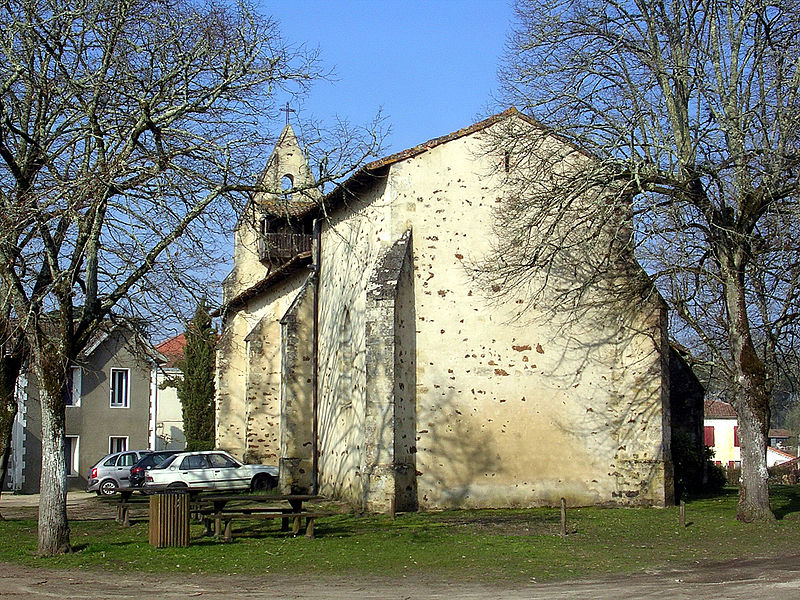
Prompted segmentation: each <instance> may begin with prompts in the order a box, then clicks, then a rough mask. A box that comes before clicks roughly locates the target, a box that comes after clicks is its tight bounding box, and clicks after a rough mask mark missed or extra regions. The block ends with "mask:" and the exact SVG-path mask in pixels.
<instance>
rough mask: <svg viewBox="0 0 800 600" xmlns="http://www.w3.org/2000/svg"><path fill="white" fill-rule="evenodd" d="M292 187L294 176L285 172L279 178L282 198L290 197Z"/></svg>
mask: <svg viewBox="0 0 800 600" xmlns="http://www.w3.org/2000/svg"><path fill="white" fill-rule="evenodd" d="M292 187H294V178H293V177H292V176H291V175H289V174H288V173H287V174H286V175H284V176H283V177H282V178H281V191H282V192H283V199H284V200H287V201H288V200H291V199H292Z"/></svg>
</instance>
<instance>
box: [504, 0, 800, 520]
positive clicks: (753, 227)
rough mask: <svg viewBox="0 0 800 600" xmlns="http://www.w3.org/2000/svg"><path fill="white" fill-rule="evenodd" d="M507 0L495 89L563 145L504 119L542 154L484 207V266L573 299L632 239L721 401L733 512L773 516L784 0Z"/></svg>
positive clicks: (794, 7)
mask: <svg viewBox="0 0 800 600" xmlns="http://www.w3.org/2000/svg"><path fill="white" fill-rule="evenodd" d="M516 14H517V22H516V27H515V30H514V33H513V34H512V35H511V36H510V37H509V42H508V52H507V56H506V59H505V61H504V66H503V67H502V69H501V71H500V76H501V81H502V85H503V90H504V96H505V97H504V100H506V101H511V102H513V103H516V104H517V105H518V106H520V107H521V108H522V109H523V110H524V111H526V112H530V113H532V114H534V115H535V116H536V117H537V118H538V119H540V120H541V121H542V122H544V123H546V124H547V125H548V127H550V128H551V129H550V131H551V132H552V133H554V134H556V135H558V136H560V137H561V138H562V139H564V140H566V141H568V142H571V143H572V144H573V146H566V145H563V146H560V148H561V150H559V154H558V155H554V154H553V153H552V152H553V150H552V146H548V145H545V144H542V143H540V142H538V141H537V140H532V139H530V136H528V137H527V138H526V137H522V136H518V135H515V134H514V132H513V131H509V132H508V133H507V135H506V136H505V139H503V140H498V143H502V144H503V145H504V147H505V148H506V149H507V150H508V151H509V152H510V156H512V157H515V158H514V160H528V161H531V162H535V163H537V164H540V165H542V167H541V168H540V170H539V172H538V174H537V177H538V179H537V180H532V179H528V180H525V181H522V180H517V181H516V183H517V188H516V193H515V195H514V197H513V198H510V199H509V200H510V202H511V207H510V209H509V210H508V211H507V212H505V213H504V214H499V220H498V228H499V229H500V230H501V231H500V233H501V235H503V236H505V239H500V241H499V243H498V246H497V253H496V256H495V260H494V261H493V267H492V272H493V275H492V277H493V278H494V279H495V280H497V281H498V282H502V283H504V284H511V283H517V284H520V283H525V282H530V281H532V280H536V281H539V282H542V281H548V286H550V287H551V288H552V287H556V288H557V289H559V290H560V291H561V292H562V293H563V294H571V298H572V299H573V300H575V301H578V300H580V298H581V297H582V292H581V291H582V290H584V289H585V288H583V287H580V286H577V285H576V282H578V281H581V282H583V283H585V282H586V281H603V280H604V274H608V273H611V272H613V271H609V269H608V267H609V265H612V264H614V262H615V261H618V260H619V259H620V257H621V256H622V255H624V253H626V252H627V253H630V252H631V250H635V252H636V256H637V257H638V258H639V261H640V263H641V264H642V265H643V266H644V267H645V269H646V270H647V272H648V273H649V274H650V276H651V278H652V279H653V281H654V282H655V284H656V286H657V288H658V290H659V291H660V292H661V294H662V295H663V297H664V298H665V299H666V301H667V303H668V304H669V306H670V307H671V309H672V317H671V319H672V322H671V327H672V332H673V334H674V335H676V336H678V337H679V339H680V340H681V341H682V342H684V343H685V344H686V345H687V346H689V347H690V348H691V349H692V350H693V352H694V353H695V356H696V357H697V358H698V359H699V360H702V361H704V362H706V363H707V364H706V367H708V368H713V370H714V371H715V372H716V376H717V377H718V378H719V379H720V380H724V381H725V382H726V385H725V389H726V390H728V392H729V393H730V395H731V400H732V402H733V404H734V406H735V408H736V411H737V414H738V418H739V437H740V441H741V452H742V481H741V487H740V495H739V506H738V511H737V518H739V519H740V520H743V521H753V520H761V519H771V518H773V516H772V513H771V511H770V506H769V496H768V488H767V468H766V456H765V454H766V435H767V431H768V427H769V420H770V419H769V398H770V394H771V389H772V385H773V381H774V373H775V369H776V368H777V365H779V364H780V363H781V361H782V360H783V359H782V356H783V355H785V354H786V353H791V352H793V351H794V347H795V346H794V341H795V336H796V334H797V325H798V320H797V317H798V313H800V311H799V310H798V309H800V303H799V301H798V276H800V262H798V259H799V258H800V254H799V253H798V240H800V237H799V236H798V234H800V231H798V207H797V200H798V172H799V167H800V153H798V124H799V123H800V110H798V109H800V106H799V103H798V95H797V94H798V86H800V53H799V50H798V49H800V13H799V12H798V3H797V2H795V1H794V0H775V1H772V2H763V1H761V0H755V1H753V0H744V1H743V2H742V1H739V0H737V1H734V0H721V1H711V0H674V1H673V2H669V3H667V2H655V3H654V2H650V1H648V0H619V1H615V0H612V1H610V2H607V1H602V2H600V1H598V0H552V1H548V0H542V1H538V0H518V2H517V6H516ZM564 148H567V149H568V150H564ZM569 148H572V150H569ZM577 148H581V149H582V150H580V151H579V150H577ZM570 155H573V156H570ZM577 155H580V156H582V157H589V156H590V157H591V158H585V159H581V160H577V159H575V156H577ZM565 160H566V161H569V162H570V164H571V168H570V169H568V170H559V169H557V168H556V167H557V165H560V164H563V163H564V161H565ZM513 175H514V173H513V169H512V177H513ZM598 190H603V194H604V195H598V194H599V192H598ZM592 194H594V196H592ZM587 197H589V198H592V197H594V200H589V201H587ZM598 199H599V200H598ZM598 232H603V235H601V236H598V235H596V234H597V233H598ZM608 234H611V238H612V240H613V241H612V242H611V243H610V244H609V236H608ZM586 247H589V248H590V250H589V251H587V250H583V251H582V252H578V253H576V252H574V251H573V250H574V249H575V248H586ZM576 256H580V257H581V259H583V258H585V257H586V256H590V257H592V260H589V261H588V262H586V261H583V260H582V261H581V262H580V263H578V262H577V261H575V257H576ZM576 269H581V270H583V271H584V272H588V273H589V276H588V278H587V277H572V278H571V277H570V276H569V273H570V272H571V271H572V272H574V271H575V270H576ZM542 274H552V279H550V280H548V277H543V276H542ZM605 279H606V280H608V279H609V278H608V277H605ZM554 281H557V285H555V286H554ZM571 281H572V284H570V282H571ZM606 283H610V282H609V281H606ZM544 287H546V286H540V287H539V288H538V291H539V292H541V291H543V289H544ZM608 289H609V290H611V291H613V285H609V287H608ZM536 291H537V290H536V289H534V296H532V298H533V299H532V300H531V301H532V302H536V295H535V292H536Z"/></svg>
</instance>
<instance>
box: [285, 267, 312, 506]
mask: <svg viewBox="0 0 800 600" xmlns="http://www.w3.org/2000/svg"><path fill="white" fill-rule="evenodd" d="M314 282H315V278H314V277H309V278H308V279H307V280H306V282H305V284H304V285H303V287H302V288H301V289H300V291H299V293H298V294H297V296H296V297H295V299H294V302H292V304H291V306H290V307H289V309H288V310H287V311H286V314H285V315H284V316H283V318H282V319H281V345H282V347H281V352H282V357H281V360H282V364H283V373H282V377H281V408H280V423H281V427H280V430H281V431H280V436H281V439H280V485H281V490H282V491H283V492H284V493H287V494H288V493H306V494H308V493H311V492H312V489H313V464H312V463H313V448H314V446H313V417H314V415H313V410H314V409H313V392H312V389H313V377H314V356H313V354H314V289H315V283H314Z"/></svg>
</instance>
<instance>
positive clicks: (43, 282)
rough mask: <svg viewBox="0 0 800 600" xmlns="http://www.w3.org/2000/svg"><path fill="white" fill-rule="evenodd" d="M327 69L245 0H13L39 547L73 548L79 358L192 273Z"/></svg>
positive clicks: (10, 89)
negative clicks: (74, 371)
mask: <svg viewBox="0 0 800 600" xmlns="http://www.w3.org/2000/svg"><path fill="white" fill-rule="evenodd" d="M321 75H323V73H322V72H321V71H320V69H319V67H318V63H317V60H316V56H315V55H314V53H308V52H306V51H304V50H303V48H302V47H292V46H290V45H288V44H287V43H286V42H285V41H284V40H283V39H282V38H281V37H280V35H279V32H278V29H277V26H276V24H275V23H274V22H272V21H271V20H269V19H267V18H264V17H262V16H260V15H259V14H257V12H256V11H255V10H253V9H252V8H251V7H250V6H249V5H248V4H247V3H246V2H244V1H243V2H237V3H230V4H228V3H224V2H223V3H211V2H202V1H197V2H195V1H192V0H154V1H149V2H145V1H143V0H58V1H56V0H11V1H9V2H5V3H4V4H3V5H2V7H1V8H0V203H2V207H1V208H0V263H1V264H0V280H2V284H3V289H4V290H5V291H6V292H7V295H8V298H9V300H10V304H11V311H10V314H9V316H10V318H11V321H10V322H11V323H13V324H14V325H15V327H16V329H17V331H18V332H19V333H20V334H21V336H22V338H23V339H24V342H25V345H26V346H27V348H28V349H29V356H30V358H29V367H28V368H29V369H30V371H31V372H32V374H33V376H34V377H36V379H37V380H38V384H39V385H38V387H39V390H40V400H41V405H42V456H43V457H44V458H43V464H42V478H41V501H40V507H39V509H40V519H39V552H40V553H41V554H46V555H47V554H55V553H60V552H67V551H69V550H70V542H69V528H68V523H67V518H66V476H65V464H64V419H65V408H64V400H63V398H64V395H65V394H64V393H65V390H66V382H67V373H68V371H69V368H70V364H71V363H73V362H74V361H75V359H76V357H77V356H78V353H79V352H80V351H81V350H82V349H83V348H84V347H85V346H86V344H87V341H88V340H89V339H90V338H91V337H92V335H93V333H95V332H96V331H97V329H98V328H99V327H100V326H101V325H102V324H103V322H104V320H105V319H107V318H108V317H109V316H110V315H111V314H112V312H127V311H133V310H134V309H135V308H136V307H140V306H146V305H147V303H148V302H152V301H153V300H154V299H164V298H166V297H168V294H165V293H164V292H165V289H166V288H169V287H170V286H173V287H174V286H176V283H174V282H175V280H176V278H182V279H190V278H191V276H192V272H191V271H189V270H188V269H187V267H191V266H194V264H193V262H192V261H194V260H198V261H199V260H201V259H202V258H203V251H202V250H203V245H204V243H205V239H206V236H207V235H208V233H209V231H218V230H219V228H220V226H222V225H224V224H226V223H227V224H228V227H230V225H231V223H230V220H231V218H232V217H233V216H235V213H236V212H237V211H238V207H239V206H240V205H241V204H242V203H243V202H244V200H245V198H244V196H246V194H247V193H248V192H251V191H253V185H254V184H253V182H254V177H253V174H254V173H255V168H254V164H258V163H260V162H261V161H263V156H264V148H265V145H264V142H265V140H266V138H267V137H268V136H266V135H264V134H263V133H262V130H263V129H264V128H265V126H266V123H268V122H269V119H270V117H271V116H274V115H275V113H274V112H273V111H274V106H273V104H272V102H273V99H274V96H275V94H276V93H277V92H278V91H281V90H290V91H299V92H302V91H303V90H304V89H305V87H306V86H307V85H308V84H309V83H310V82H312V81H313V80H314V79H316V78H318V77H320V76H321ZM371 141H373V139H372V138H370V137H369V136H367V137H366V142H365V143H364V144H356V143H353V144H351V145H350V146H348V147H349V148H350V149H351V150H352V152H351V153H350V155H349V156H348V158H349V159H350V160H348V161H343V162H342V163H341V164H340V165H339V166H340V172H339V173H326V174H325V177H336V176H341V175H343V174H344V173H345V172H347V171H348V170H350V169H353V168H355V167H356V166H357V164H358V163H359V162H360V161H361V160H363V159H364V158H365V157H366V156H367V155H368V154H370V152H371V151H372V150H373V149H374V148H372V147H371V146H370V145H369V144H370V143H371ZM254 160H256V161H258V163H254V162H253V161H254ZM187 258H188V259H190V262H189V264H187ZM165 282H169V283H165ZM121 309H125V310H124V311H123V310H121Z"/></svg>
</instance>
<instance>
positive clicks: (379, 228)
mask: <svg viewBox="0 0 800 600" xmlns="http://www.w3.org/2000/svg"><path fill="white" fill-rule="evenodd" d="M382 191H383V189H382V185H380V183H376V186H375V187H374V188H373V189H372V190H371V191H370V193H369V194H368V195H367V196H366V197H363V198H360V199H359V200H356V201H354V202H353V203H351V204H350V205H348V206H347V207H346V208H344V209H343V210H340V211H338V212H337V213H336V214H335V215H334V216H333V218H332V219H331V220H330V221H329V222H328V223H326V224H325V226H324V227H323V230H322V243H321V253H322V259H321V272H320V273H321V274H320V282H321V283H320V314H319V327H320V329H319V340H320V341H319V452H320V456H319V473H320V480H319V483H320V493H322V494H326V495H330V496H333V497H339V498H342V499H343V500H346V501H349V502H351V503H352V504H353V505H355V506H359V507H361V506H363V502H364V491H365V490H364V488H363V485H362V484H363V479H362V468H363V466H364V452H365V447H364V440H365V426H366V400H367V399H366V345H365V331H366V315H365V311H366V288H367V284H368V281H369V278H370V276H371V273H372V269H373V266H374V264H375V262H376V261H377V258H378V256H379V254H380V252H381V251H382V250H383V251H385V250H386V249H388V247H389V245H390V243H391V242H393V241H394V240H393V239H390V232H389V216H390V215H389V204H388V203H386V202H384V201H383V199H382V198H381V195H382Z"/></svg>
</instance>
